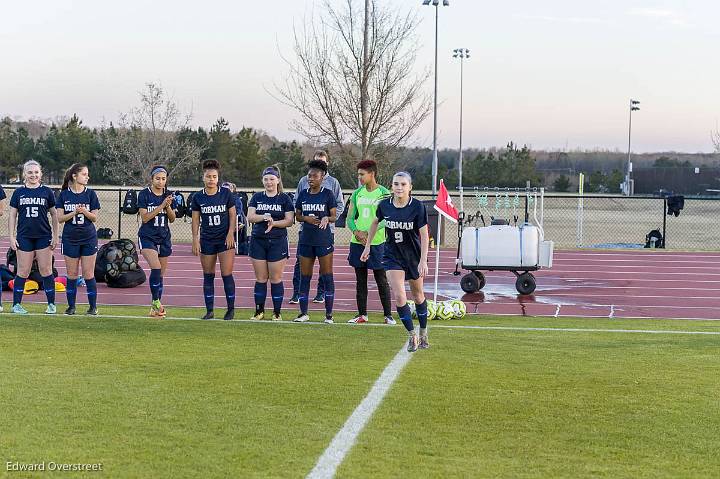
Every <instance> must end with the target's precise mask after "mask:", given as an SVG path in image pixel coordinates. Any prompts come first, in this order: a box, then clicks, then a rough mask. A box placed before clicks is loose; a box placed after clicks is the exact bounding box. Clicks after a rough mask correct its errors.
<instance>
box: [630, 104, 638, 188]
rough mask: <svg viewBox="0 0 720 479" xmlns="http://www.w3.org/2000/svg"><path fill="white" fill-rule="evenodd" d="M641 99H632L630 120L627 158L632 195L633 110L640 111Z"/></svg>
mask: <svg viewBox="0 0 720 479" xmlns="http://www.w3.org/2000/svg"><path fill="white" fill-rule="evenodd" d="M639 104H640V102H639V101H637V100H633V99H632V98H631V99H630V120H629V121H628V160H627V195H628V196H632V194H633V193H634V190H635V188H633V184H632V163H631V162H630V145H631V144H632V143H631V140H632V112H634V111H638V110H639V109H640V107H639V106H638V105H639Z"/></svg>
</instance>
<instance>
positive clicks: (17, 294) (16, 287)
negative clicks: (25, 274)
mask: <svg viewBox="0 0 720 479" xmlns="http://www.w3.org/2000/svg"><path fill="white" fill-rule="evenodd" d="M25 281H27V278H21V277H20V276H15V283H14V284H13V305H15V304H20V303H22V298H23V294H25Z"/></svg>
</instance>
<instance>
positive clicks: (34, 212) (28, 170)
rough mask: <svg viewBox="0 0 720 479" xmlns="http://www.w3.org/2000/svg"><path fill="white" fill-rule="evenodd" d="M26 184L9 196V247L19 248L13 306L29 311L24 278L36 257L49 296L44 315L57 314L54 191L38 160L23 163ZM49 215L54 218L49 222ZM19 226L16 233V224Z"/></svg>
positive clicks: (13, 310) (43, 285) (13, 309)
mask: <svg viewBox="0 0 720 479" xmlns="http://www.w3.org/2000/svg"><path fill="white" fill-rule="evenodd" d="M23 179H24V180H25V183H24V184H23V186H21V187H20V188H18V189H16V190H15V191H14V192H13V195H12V198H10V218H9V222H8V223H9V229H10V247H11V248H12V249H14V250H16V251H17V275H16V276H15V285H14V287H13V308H12V312H13V313H16V314H27V310H26V309H25V308H23V307H22V304H20V303H21V302H22V297H23V293H24V291H25V281H26V280H27V278H28V276H30V271H31V270H32V264H33V260H37V263H38V269H39V270H40V275H41V276H42V279H43V280H42V283H43V284H42V287H43V289H44V290H45V295H46V296H47V302H48V305H47V309H46V310H45V314H55V313H56V312H57V308H56V307H55V278H54V277H53V272H52V254H53V253H52V250H54V249H55V246H57V241H58V236H57V233H58V230H59V229H60V225H59V223H58V217H57V212H56V211H55V195H54V194H53V191H52V190H51V189H50V188H48V187H47V186H45V185H43V184H42V183H41V180H42V170H41V168H40V163H38V162H37V161H35V160H30V161H26V162H25V164H24V165H23ZM48 214H49V215H50V218H51V219H52V221H48ZM16 225H17V233H16V232H15V226H16Z"/></svg>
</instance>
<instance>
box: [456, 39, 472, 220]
mask: <svg viewBox="0 0 720 479" xmlns="http://www.w3.org/2000/svg"><path fill="white" fill-rule="evenodd" d="M453 58H459V59H460V153H459V154H458V183H459V184H458V187H459V188H460V211H461V212H462V211H465V205H464V204H463V149H462V134H463V65H464V63H465V59H466V58H470V50H468V49H467V48H456V49H455V50H453Z"/></svg>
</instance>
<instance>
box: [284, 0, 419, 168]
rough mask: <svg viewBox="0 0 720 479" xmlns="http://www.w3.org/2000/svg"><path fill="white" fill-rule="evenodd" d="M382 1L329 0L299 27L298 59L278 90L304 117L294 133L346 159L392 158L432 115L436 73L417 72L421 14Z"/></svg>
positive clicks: (295, 49)
mask: <svg viewBox="0 0 720 479" xmlns="http://www.w3.org/2000/svg"><path fill="white" fill-rule="evenodd" d="M378 3H382V2H377V1H376V0H363V1H362V2H359V1H358V0H341V4H340V6H337V7H336V6H334V5H333V4H332V3H331V1H330V0H325V2H324V8H323V13H321V14H319V15H312V17H313V18H311V19H310V21H305V22H303V25H302V27H300V28H297V27H296V28H295V29H294V47H293V53H294V59H293V60H288V59H287V58H285V57H283V59H284V60H285V61H286V63H287V65H288V67H289V73H288V75H287V77H286V78H285V82H284V85H283V86H280V87H276V90H277V93H278V95H276V97H279V99H280V100H281V101H282V102H283V103H285V104H287V105H289V106H291V107H292V108H294V109H295V110H296V111H297V112H298V113H299V114H300V119H299V120H296V121H294V122H293V123H292V126H293V128H294V129H295V130H296V131H298V132H299V133H301V134H303V135H304V136H306V137H307V138H308V139H310V140H311V141H313V142H316V143H323V144H331V145H334V146H335V147H336V148H338V149H339V150H340V151H341V153H343V156H345V157H347V158H357V157H358V156H359V157H360V158H368V157H370V156H374V157H381V158H382V157H385V156H386V153H387V151H388V150H391V149H393V148H395V147H397V146H400V145H402V144H404V143H406V142H407V140H409V139H410V138H411V137H412V134H413V133H414V131H415V130H416V129H417V128H418V126H419V125H420V124H421V123H422V122H423V120H424V119H425V118H426V117H427V115H428V113H429V112H430V105H431V104H430V97H429V95H428V94H427V93H426V92H424V89H423V86H424V83H425V81H426V80H427V78H428V77H429V70H427V69H425V70H423V71H421V72H420V73H416V70H415V68H414V66H415V60H416V50H417V39H416V35H415V30H416V27H417V25H418V19H417V16H416V14H414V13H405V14H404V13H402V12H400V11H396V10H392V9H390V8H389V7H385V6H378ZM361 4H364V7H363V6H361ZM363 10H364V11H363ZM358 149H359V152H358ZM358 154H359V155H358Z"/></svg>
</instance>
